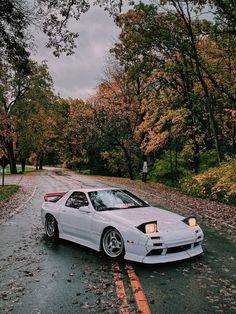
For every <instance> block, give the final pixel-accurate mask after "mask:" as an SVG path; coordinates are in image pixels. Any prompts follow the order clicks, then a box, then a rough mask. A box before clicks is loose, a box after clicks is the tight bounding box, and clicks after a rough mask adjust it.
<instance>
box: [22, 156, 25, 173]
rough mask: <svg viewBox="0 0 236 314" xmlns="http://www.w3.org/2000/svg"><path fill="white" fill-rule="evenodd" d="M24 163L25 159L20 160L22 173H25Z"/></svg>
mask: <svg viewBox="0 0 236 314" xmlns="http://www.w3.org/2000/svg"><path fill="white" fill-rule="evenodd" d="M25 162H26V158H21V171H22V172H23V173H24V172H25Z"/></svg>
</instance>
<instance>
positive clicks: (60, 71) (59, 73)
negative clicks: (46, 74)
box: [32, 7, 119, 99]
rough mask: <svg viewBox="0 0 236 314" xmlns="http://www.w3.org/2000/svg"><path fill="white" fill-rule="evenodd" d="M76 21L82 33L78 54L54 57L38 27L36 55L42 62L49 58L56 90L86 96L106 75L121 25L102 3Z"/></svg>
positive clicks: (61, 93)
mask: <svg viewBox="0 0 236 314" xmlns="http://www.w3.org/2000/svg"><path fill="white" fill-rule="evenodd" d="M75 23H77V24H76V26H77V29H78V31H79V33H80V36H79V39H78V41H77V48H76V50H75V54H74V55H72V56H64V55H62V56H61V57H60V58H56V57H54V55H53V53H52V49H48V48H46V47H45V44H46V40H47V38H46V36H45V35H44V34H42V33H41V32H40V31H39V30H35V35H34V36H35V43H36V45H37V46H38V48H37V49H38V52H37V53H34V54H33V55H32V58H33V59H35V60H36V61H39V62H41V61H43V60H47V64H48V67H49V71H50V74H51V76H52V78H53V80H54V87H55V92H56V93H59V94H60V96H61V97H63V98H68V97H72V98H82V99H86V98H88V97H89V96H90V95H92V94H94V92H95V89H96V86H97V85H98V83H99V81H100V80H101V78H102V77H103V69H104V66H105V63H106V60H107V58H108V56H109V49H110V48H111V47H112V46H113V45H114V43H115V41H116V40H117V38H118V34H119V29H118V28H117V27H116V25H115V23H114V22H113V20H112V18H111V17H109V15H108V13H107V12H104V11H103V10H102V9H101V8H99V7H92V8H91V9H90V10H89V12H88V13H86V14H83V15H82V16H81V19H80V20H79V21H78V22H75Z"/></svg>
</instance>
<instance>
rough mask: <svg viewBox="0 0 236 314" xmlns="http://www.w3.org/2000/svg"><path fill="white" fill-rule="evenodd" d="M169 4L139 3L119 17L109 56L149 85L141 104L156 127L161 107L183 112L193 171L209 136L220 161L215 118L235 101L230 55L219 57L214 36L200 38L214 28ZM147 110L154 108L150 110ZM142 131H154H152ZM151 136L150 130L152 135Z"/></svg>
mask: <svg viewBox="0 0 236 314" xmlns="http://www.w3.org/2000/svg"><path fill="white" fill-rule="evenodd" d="M170 2H171V3H172V7H167V8H166V10H163V9H162V7H159V6H152V5H151V6H150V5H144V4H140V5H138V6H135V9H134V10H131V11H129V12H128V13H126V14H123V15H120V16H119V17H118V18H117V23H118V26H120V27H121V29H122V32H121V35H120V37H119V41H118V43H116V45H115V47H114V49H113V52H114V53H115V55H116V57H117V59H118V60H119V61H120V62H121V64H122V65H123V66H124V67H125V68H126V70H127V72H128V73H129V75H130V76H132V77H133V78H134V79H135V77H140V76H142V78H143V80H144V81H145V80H146V81H148V82H149V84H150V86H152V88H153V94H154V95H153V96H151V98H150V102H148V100H147V101H146V103H149V105H148V106H147V114H148V116H149V117H150V114H151V112H157V114H156V117H155V116H154V117H152V121H154V123H157V125H158V117H159V119H160V118H161V116H160V113H161V112H162V111H163V110H162V108H163V107H164V106H166V109H165V111H166V113H167V112H168V110H169V109H171V108H172V110H173V109H174V110H176V109H178V108H186V109H187V111H188V112H189V115H188V116H187V118H186V125H185V130H186V127H187V129H188V130H189V131H188V132H187V133H186V132H185V133H184V134H185V135H184V137H185V136H187V141H186V142H188V140H189V142H191V143H192V145H193V149H194V160H195V161H194V168H195V172H197V171H198V165H199V151H200V146H201V145H206V144H207V143H209V144H207V145H212V144H211V141H209V138H210V139H211V138H212V139H213V140H214V144H215V148H216V151H217V156H218V161H219V162H220V161H221V159H222V153H223V148H224V144H223V143H225V140H222V139H223V137H224V136H225V134H224V135H223V134H222V133H221V131H220V127H219V126H220V125H221V120H222V119H221V118H220V117H222V115H225V114H224V108H225V107H226V108H228V107H229V105H228V104H229V102H232V101H233V99H234V97H233V93H234V92H233V91H234V90H235V86H234V80H233V77H234V75H235V74H234V72H235V67H234V66H233V65H235V60H233V56H232V54H231V55H229V56H230V63H229V61H228V60H229V59H228V58H224V57H223V56H226V55H227V54H228V52H227V50H226V49H225V48H223V47H222V46H220V45H219V44H218V43H217V42H216V41H215V40H214V36H210V35H203V34H207V33H210V34H211V33H212V32H213V31H214V25H213V24H212V23H211V22H209V21H205V20H194V19H193V17H192V16H191V13H190V12H193V9H194V8H193V7H190V2H188V1H185V2H183V1H182V2H179V1H169V2H168V3H170ZM198 9H200V7H199V8H198ZM195 10H197V7H195ZM173 29H174V30H175V31H174V32H173ZM222 60H223V62H222ZM227 63H228V65H227ZM226 67H231V71H230V75H228V72H225V68H226ZM226 73H227V74H226ZM145 77H146V79H145ZM219 77H222V79H219ZM163 96H165V98H166V99H164V97H163ZM151 99H152V100H151ZM151 104H152V105H151ZM152 106H154V109H151V111H150V110H149V108H152ZM155 107H156V109H155ZM164 116H165V113H164ZM206 124H207V125H208V128H207V130H206V127H205V126H206ZM153 128H155V126H153ZM146 130H149V131H148V132H153V129H152V128H151V129H150V128H147V129H146ZM153 134H155V132H154V133H152V137H153ZM202 134H205V135H204V136H202ZM147 136H149V135H148V134H147ZM157 136H159V134H157ZM204 137H205V138H204ZM146 139H147V137H146ZM199 140H200V141H199ZM204 141H205V143H204ZM145 143H146V144H147V141H145Z"/></svg>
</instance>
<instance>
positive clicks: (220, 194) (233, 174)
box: [181, 160, 236, 205]
mask: <svg viewBox="0 0 236 314" xmlns="http://www.w3.org/2000/svg"><path fill="white" fill-rule="evenodd" d="M181 188H182V190H183V191H184V192H186V193H188V194H191V195H193V196H199V197H203V198H209V199H212V200H216V201H219V202H223V203H226V204H230V205H236V160H231V161H228V162H224V163H222V164H221V165H220V166H219V167H214V168H211V169H210V170H208V171H207V172H204V173H202V174H199V175H197V176H194V177H193V178H188V179H185V180H183V181H182V182H181Z"/></svg>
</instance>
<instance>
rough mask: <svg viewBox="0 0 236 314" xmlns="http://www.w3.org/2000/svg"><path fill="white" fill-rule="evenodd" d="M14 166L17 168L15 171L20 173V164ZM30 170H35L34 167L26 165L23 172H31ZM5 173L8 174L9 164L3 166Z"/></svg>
mask: <svg viewBox="0 0 236 314" xmlns="http://www.w3.org/2000/svg"><path fill="white" fill-rule="evenodd" d="M16 168H17V172H18V173H20V172H21V166H17V167H16ZM32 171H35V167H27V166H26V167H25V173H27V172H32ZM5 174H10V167H9V165H8V166H6V168H5Z"/></svg>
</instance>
